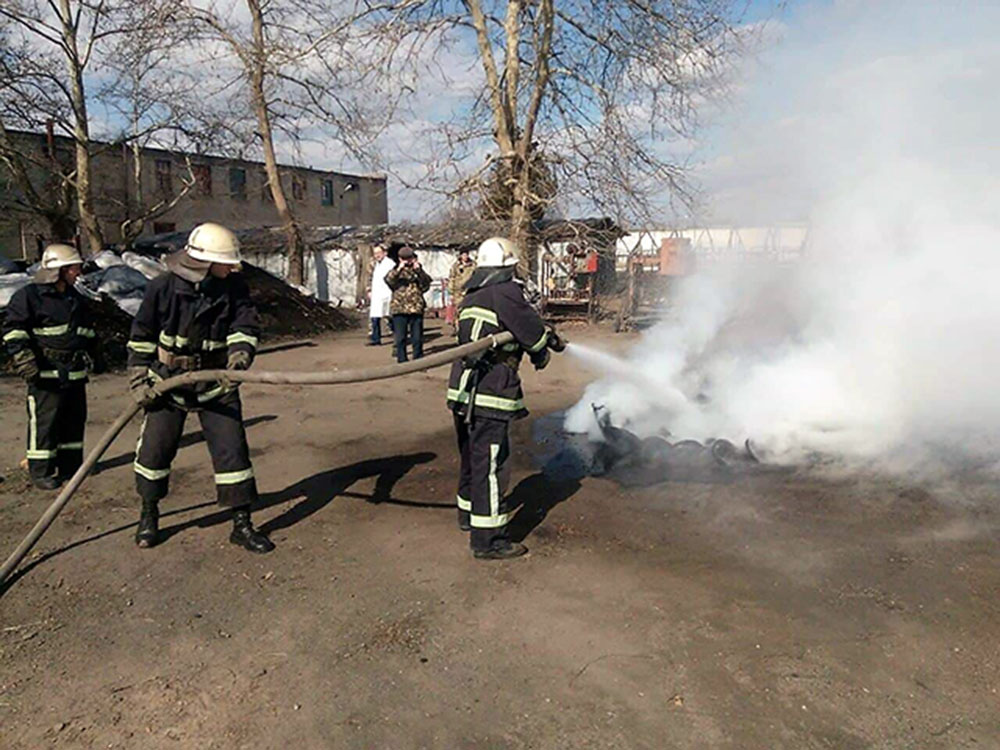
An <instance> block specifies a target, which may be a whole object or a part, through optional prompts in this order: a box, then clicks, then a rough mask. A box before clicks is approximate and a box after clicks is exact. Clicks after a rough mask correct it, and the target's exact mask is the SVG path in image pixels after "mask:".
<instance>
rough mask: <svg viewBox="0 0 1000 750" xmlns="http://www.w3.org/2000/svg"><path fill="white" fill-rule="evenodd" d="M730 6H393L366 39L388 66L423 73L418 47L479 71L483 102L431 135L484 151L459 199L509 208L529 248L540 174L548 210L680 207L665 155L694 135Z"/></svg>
mask: <svg viewBox="0 0 1000 750" xmlns="http://www.w3.org/2000/svg"><path fill="white" fill-rule="evenodd" d="M737 5H745V3H739V2H737V0H615V1H614V2H612V1H610V0H604V1H602V2H591V1H590V0H402V1H401V2H398V3H396V4H395V5H394V7H393V8H392V9H391V10H390V11H387V12H386V13H385V14H382V15H381V19H380V20H381V23H379V24H373V25H371V26H370V33H371V36H372V39H373V41H374V40H378V42H379V45H380V49H382V50H384V52H383V59H384V60H385V61H386V62H387V63H389V62H391V61H398V60H401V59H402V60H409V61H417V63H418V64H420V65H423V66H425V67H429V66H430V65H431V64H434V60H435V54H433V53H432V54H428V53H427V52H426V49H427V48H428V46H431V47H435V49H436V50H449V51H451V52H452V54H454V50H456V49H458V50H463V51H465V54H466V56H467V57H468V58H469V59H471V60H473V61H474V64H476V65H478V67H479V68H480V69H481V72H482V81H483V86H482V89H481V91H482V93H481V94H477V95H475V96H473V97H472V98H471V99H470V100H468V101H466V102H464V103H463V104H460V105H457V106H456V110H457V111H458V112H460V113H463V114H464V116H463V117H460V118H457V119H456V120H454V121H452V122H445V123H441V124H440V127H439V133H440V135H441V136H443V138H442V139H441V140H444V141H445V142H446V143H447V146H448V148H449V149H450V150H451V151H452V152H453V153H455V154H457V155H459V156H461V155H464V154H469V153H473V152H474V149H472V148H470V144H473V143H482V142H484V141H488V142H491V143H492V150H491V153H490V155H489V158H488V159H487V160H486V162H485V163H483V164H481V165H480V166H479V168H478V169H474V170H473V171H472V174H469V173H468V172H467V171H466V173H465V174H463V175H461V179H458V180H456V183H457V184H458V186H459V188H458V189H459V190H480V191H482V190H483V189H484V188H487V190H488V192H489V193H490V194H491V195H492V200H493V201H494V202H496V203H500V204H504V203H506V204H508V205H509V206H510V216H509V221H510V233H511V235H512V236H513V237H514V238H515V239H516V240H518V241H519V243H520V244H522V246H526V247H530V245H531V242H530V239H531V238H530V236H529V235H530V232H531V220H532V215H533V214H535V215H537V213H538V210H539V207H544V206H546V205H548V204H550V203H551V201H552V200H553V197H554V196H553V195H552V194H551V191H550V190H549V188H550V187H551V182H552V180H551V179H550V178H549V177H547V176H546V175H550V176H551V177H553V178H554V179H555V180H557V182H558V185H559V187H560V200H562V201H566V202H569V203H571V204H574V205H577V206H588V207H592V208H597V209H598V210H601V211H603V212H605V213H607V214H609V215H611V216H613V217H614V218H617V219H619V220H628V219H630V218H635V217H639V216H648V215H649V214H650V213H651V212H653V211H655V210H656V208H657V206H658V204H660V203H662V202H663V201H664V198H665V197H666V196H668V195H669V196H673V197H675V198H676V197H679V198H680V199H681V200H685V199H687V198H688V197H689V193H688V191H687V186H686V185H685V181H684V180H683V176H684V168H683V163H682V161H683V159H682V157H678V156H677V154H676V152H673V151H672V150H671V148H670V146H671V144H672V143H673V142H675V141H679V140H683V139H685V138H689V137H690V136H691V135H692V134H693V133H694V132H695V128H696V125H697V124H698V112H699V105H700V104H702V103H703V102H704V101H705V100H706V98H707V97H709V96H710V95H711V94H712V93H713V92H714V91H715V90H716V88H717V87H718V85H719V84H720V81H721V80H722V79H723V74H724V72H725V70H726V66H727V64H728V60H729V58H730V57H731V55H732V54H733V53H734V52H736V51H737V50H738V49H739V48H740V42H741V36H740V34H739V33H738V27H737V26H736V23H737V21H738V18H737V13H736V12H735V11H734V8H735V7H736V6H737ZM417 48H422V49H423V50H424V51H423V52H422V53H421V54H415V53H414V50H416V49H417ZM386 67H387V68H389V67H390V66H389V65H388V64H387V65H386ZM419 78H420V76H417V79H419ZM540 158H541V159H544V161H545V168H544V169H543V168H540V165H539V159H540ZM463 164H467V160H465V161H464V162H463ZM498 188H499V189H500V192H503V191H506V192H507V196H506V197H505V198H501V197H499V196H498V194H497V193H498Z"/></svg>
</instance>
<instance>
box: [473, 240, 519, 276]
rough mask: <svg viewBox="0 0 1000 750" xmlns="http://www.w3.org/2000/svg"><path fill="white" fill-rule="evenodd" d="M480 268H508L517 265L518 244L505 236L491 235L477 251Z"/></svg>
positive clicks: (477, 261) (477, 262)
mask: <svg viewBox="0 0 1000 750" xmlns="http://www.w3.org/2000/svg"><path fill="white" fill-rule="evenodd" d="M476 265H478V266H479V267H480V268H506V267H507V266H516V265H517V245H515V244H514V243H513V242H511V241H510V240H508V239H507V238H505V237H490V238H489V239H488V240H486V241H485V242H483V244H481V245H480V246H479V250H478V251H477V252H476Z"/></svg>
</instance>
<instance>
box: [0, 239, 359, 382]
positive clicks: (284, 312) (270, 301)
mask: <svg viewBox="0 0 1000 750" xmlns="http://www.w3.org/2000/svg"><path fill="white" fill-rule="evenodd" d="M110 255H111V253H110V252H109V251H105V252H104V253H101V256H110ZM124 255H125V256H131V257H128V258H127V262H126V263H121V262H120V259H117V260H118V262H115V261H116V259H114V258H110V257H102V258H101V262H100V263H92V262H88V264H87V265H86V266H84V272H85V274H84V276H83V277H82V278H81V280H80V282H78V284H79V285H82V288H81V292H82V293H83V294H85V295H86V296H87V297H89V298H90V299H91V300H92V302H93V306H94V315H95V317H96V321H95V322H96V323H97V325H96V328H97V330H98V332H99V335H100V336H101V341H102V343H103V346H104V356H105V359H106V361H107V364H108V367H109V368H112V369H119V368H122V367H124V366H125V359H126V351H125V344H126V343H127V342H128V336H129V330H130V328H131V325H132V315H133V314H134V313H135V311H136V310H137V309H138V304H139V301H140V300H141V297H142V290H143V289H144V288H145V282H146V281H147V280H148V279H149V278H152V277H153V276H155V275H157V274H158V273H162V272H163V270H164V267H163V266H162V265H161V264H160V263H159V261H158V260H157V259H155V258H153V257H149V256H137V255H135V254H131V253H126V254H124ZM243 273H244V274H245V277H246V281H247V284H249V286H250V296H251V298H252V299H253V301H254V304H255V305H256V306H257V310H258V312H259V313H260V318H261V331H262V334H261V337H262V339H263V340H264V341H280V340H282V339H288V338H299V337H303V336H314V335H319V334H322V333H326V332H328V331H341V330H346V329H349V328H355V327H357V326H358V325H359V324H360V318H359V317H358V316H357V315H356V314H355V313H353V312H351V311H348V310H343V309H339V308H336V307H332V306H331V305H329V304H327V303H325V302H321V301H319V300H317V299H316V298H315V297H311V296H309V295H307V294H303V293H302V292H300V291H299V290H298V289H296V288H295V287H293V286H290V285H288V284H286V283H285V282H284V281H282V280H281V279H279V278H277V277H275V276H272V275H271V274H269V273H267V272H266V271H263V270H261V269H259V268H257V267H255V266H253V265H251V264H249V263H244V264H243ZM19 278H20V279H21V280H22V281H23V282H24V283H27V282H28V280H29V279H30V277H29V276H26V275H20V276H19ZM11 293H13V292H12V291H11ZM8 297H9V295H8ZM3 317H4V311H3V309H2V308H0V325H2V323H3ZM7 370H8V362H7V354H6V351H5V350H4V347H0V372H6V371H7Z"/></svg>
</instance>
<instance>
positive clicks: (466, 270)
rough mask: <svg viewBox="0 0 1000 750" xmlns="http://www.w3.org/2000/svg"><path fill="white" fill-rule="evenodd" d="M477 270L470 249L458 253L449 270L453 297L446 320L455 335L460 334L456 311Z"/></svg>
mask: <svg viewBox="0 0 1000 750" xmlns="http://www.w3.org/2000/svg"><path fill="white" fill-rule="evenodd" d="M475 270H476V261H474V260H472V258H470V257H469V251H468V250H466V249H463V250H461V251H459V253H458V259H457V260H456V261H455V262H454V263H453V264H452V266H451V271H449V272H448V296H449V297H450V298H451V299H450V300H449V302H448V307H447V308H446V310H445V320H446V321H447V322H448V323H449V324H450V325H451V327H452V329H453V333H454V335H456V336H457V335H458V321H457V320H455V311H456V310H457V309H458V306H459V305H460V304H462V298H463V297H464V296H465V284H466V283H467V282H468V281H469V279H470V278H471V277H472V272H473V271H475Z"/></svg>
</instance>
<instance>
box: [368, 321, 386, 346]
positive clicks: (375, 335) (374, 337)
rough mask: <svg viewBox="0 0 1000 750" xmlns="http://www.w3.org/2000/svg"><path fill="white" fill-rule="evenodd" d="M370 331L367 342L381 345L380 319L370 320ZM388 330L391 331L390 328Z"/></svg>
mask: <svg viewBox="0 0 1000 750" xmlns="http://www.w3.org/2000/svg"><path fill="white" fill-rule="evenodd" d="M371 321H372V330H371V333H370V334H369V336H368V340H369V341H371V342H372V343H373V344H381V343H382V318H372V319H371ZM389 330H392V326H391V325H390V326H389Z"/></svg>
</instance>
